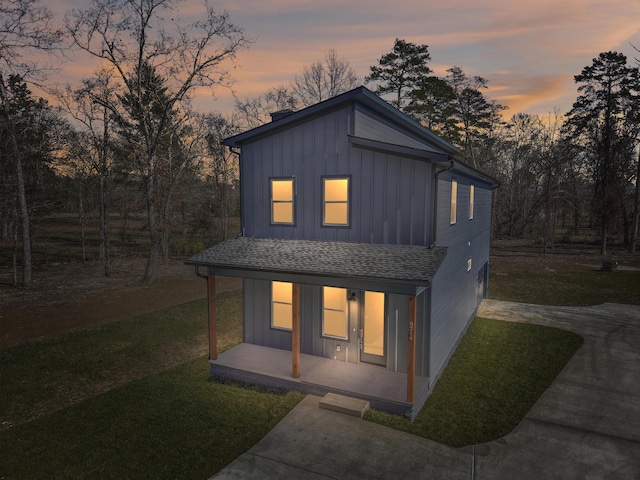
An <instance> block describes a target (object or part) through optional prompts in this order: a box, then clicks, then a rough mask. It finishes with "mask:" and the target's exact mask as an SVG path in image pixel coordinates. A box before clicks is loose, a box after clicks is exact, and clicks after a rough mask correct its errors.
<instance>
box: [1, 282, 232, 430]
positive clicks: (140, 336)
mask: <svg viewBox="0 0 640 480" xmlns="http://www.w3.org/2000/svg"><path fill="white" fill-rule="evenodd" d="M241 298H242V295H241V293H240V292H238V291H237V292H227V293H222V294H220V295H218V302H217V309H218V316H219V322H218V328H219V330H220V332H221V333H220V336H219V344H218V347H219V348H220V349H225V348H228V347H229V346H231V345H233V344H235V343H238V342H239V341H240V340H241V338H242V329H241V322H242V320H241V319H242V307H241ZM207 332H208V330H207V303H206V300H204V299H202V300H196V301H193V302H188V303H184V304H181V305H177V306H174V307H171V308H167V309H165V310H160V311H157V312H153V313H149V314H146V315H140V316H137V317H133V318H131V319H127V320H124V321H121V322H116V323H111V324H108V325H104V326H102V327H99V328H96V329H94V330H88V331H82V332H75V333H71V334H67V335H64V336H61V337H58V338H56V339H53V340H50V341H45V342H38V343H31V344H25V345H23V346H19V347H16V348H12V349H7V350H0V384H1V385H2V388H1V389H0V429H2V427H7V426H10V425H13V424H16V423H21V422H23V421H25V420H31V419H33V418H37V417H38V416H41V415H42V414H45V413H49V412H51V411H55V410H56V409H58V408H62V407H65V406H68V405H71V404H73V403H75V402H77V401H78V400H79V399H82V398H86V397H89V396H93V395H97V394H99V393H102V392H103V391H105V390H108V389H109V388H113V387H114V386H117V385H120V384H123V383H126V382H128V381H131V380H133V379H135V378H141V377H144V376H146V375H150V374H152V373H156V372H157V371H158V370H162V369H166V368H168V367H169V366H173V365H176V364H179V363H182V362H184V361H187V360H191V359H193V358H196V357H198V356H200V355H203V354H205V352H206V351H207V342H208V340H207V339H208V336H207V335H208V333H207Z"/></svg>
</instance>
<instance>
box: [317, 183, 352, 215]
mask: <svg viewBox="0 0 640 480" xmlns="http://www.w3.org/2000/svg"><path fill="white" fill-rule="evenodd" d="M349 195H350V192H349V177H324V178H323V179H322V224H323V225H325V226H348V225H349Z"/></svg>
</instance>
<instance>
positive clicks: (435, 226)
mask: <svg viewBox="0 0 640 480" xmlns="http://www.w3.org/2000/svg"><path fill="white" fill-rule="evenodd" d="M449 161H450V162H451V163H450V164H449V166H448V167H446V168H443V169H442V170H438V171H437V172H436V175H435V177H436V178H435V184H434V186H433V202H432V203H433V226H432V232H433V235H432V240H433V241H432V242H431V245H429V248H433V247H435V246H436V241H437V238H438V236H437V233H438V180H439V177H440V174H442V173H445V172H448V171H450V170H451V169H453V167H454V166H455V161H454V160H453V159H452V158H451V156H449ZM437 168H438V167H436V169H437Z"/></svg>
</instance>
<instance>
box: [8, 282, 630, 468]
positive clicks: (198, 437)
mask: <svg viewBox="0 0 640 480" xmlns="http://www.w3.org/2000/svg"><path fill="white" fill-rule="evenodd" d="M621 273H623V272H617V273H615V274H614V275H610V276H608V277H603V278H606V279H609V280H614V279H616V278H622V277H623V275H620V274H621ZM548 281H549V280H548V279H547V278H545V277H544V276H539V277H535V276H532V275H529V277H528V282H529V285H531V286H532V288H531V289H534V290H535V289H537V288H541V287H540V285H542V284H545V283H547V282H548ZM566 281H569V279H567V280H566ZM573 281H577V282H582V277H579V278H577V279H574V280H573ZM629 281H631V282H633V281H634V280H633V278H632V279H631V280H629ZM507 283H508V282H507ZM581 285H583V283H581ZM590 285H591V287H590V288H591V289H592V290H594V289H595V290H599V289H602V288H603V287H602V286H601V285H599V284H598V283H597V282H596V283H591V284H590ZM499 287H500V282H498V281H493V282H492V286H491V288H492V292H493V291H494V290H493V289H496V288H499ZM574 287H575V285H574ZM558 288H560V287H558ZM567 288H568V290H570V291H573V290H572V289H571V287H570V286H569V287H567ZM580 288H582V287H580ZM585 288H586V287H585ZM615 288H618V287H615ZM531 289H529V290H531ZM525 290H527V289H519V290H517V289H516V290H512V291H511V292H510V293H509V292H507V293H504V294H503V295H504V296H505V297H504V298H505V299H508V300H514V301H532V300H530V299H529V298H528V297H526V295H528V294H529V291H528V290H527V291H525ZM583 297H584V298H587V297H588V298H597V292H596V291H591V293H588V294H587V293H585V294H583ZM533 300H535V299H533ZM571 301H575V297H572V298H569V299H567V300H566V301H564V302H557V303H563V304H566V303H567V302H571ZM241 310H242V308H241V295H240V293H239V292H229V293H224V294H221V295H219V296H218V319H219V323H218V327H219V328H218V340H219V343H218V348H219V350H224V349H226V348H229V347H230V346H232V345H234V344H236V343H238V342H239V341H240V340H241ZM206 332H207V320H206V302H205V301H203V300H200V301H195V302H189V303H186V304H184V305H178V306H176V307H172V308H170V309H166V310H161V311H158V312H155V313H152V314H148V315H142V316H139V317H133V318H130V319H128V320H125V321H122V322H118V323H114V324H110V325H105V326H103V327H100V328H97V329H94V330H91V331H86V332H77V333H71V334H68V335H65V336H62V337H59V338H57V339H54V340H51V341H46V342H39V343H34V344H29V345H25V346H22V347H17V348H13V349H8V350H3V351H0V385H2V388H0V452H2V453H1V454H0V478H6V479H9V478H154V479H160V478H189V479H197V478H208V477H210V476H211V475H213V474H214V473H216V472H217V471H218V470H219V469H221V468H222V467H223V466H225V465H226V464H227V463H229V462H230V461H231V460H233V459H234V458H236V457H237V456H238V455H240V454H242V453H243V452H245V451H246V450H247V449H248V448H250V447H251V446H252V445H253V444H254V443H255V442H256V441H258V440H259V439H260V438H262V436H264V435H265V434H266V433H267V432H268V431H269V430H270V429H271V428H272V427H273V426H274V425H275V424H276V423H277V422H278V421H279V420H280V419H281V418H282V417H283V416H284V415H285V414H286V413H287V412H288V411H290V409H291V408H293V407H294V406H295V405H296V404H297V403H298V402H299V401H300V399H301V398H302V397H301V396H300V395H298V394H293V393H289V394H282V393H275V392H268V391H261V390H259V389H251V388H243V387H241V386H237V385H233V384H232V385H229V384H219V383H212V382H208V381H207V379H208V372H209V370H208V364H207V362H206V359H205V358H204V354H205V353H204V352H206V342H207V340H206V338H207V337H206V335H207V333H206ZM581 343H582V339H581V338H580V337H578V336H576V335H574V334H571V333H568V332H564V331H561V330H557V329H552V328H546V327H539V326H533V325H523V324H515V323H514V324H512V323H508V322H498V321H492V320H485V319H476V321H474V322H473V323H472V325H471V326H470V328H469V330H468V333H467V335H466V336H465V338H464V339H463V341H462V342H461V344H460V346H459V348H458V350H457V351H456V353H455V354H454V356H453V357H452V359H451V361H450V363H449V365H448V367H447V368H446V370H445V372H444V373H443V375H442V377H441V378H440V379H439V381H438V384H437V386H436V388H435V390H434V392H433V394H432V395H431V397H430V398H429V400H428V401H427V403H426V405H425V407H424V408H423V410H422V411H421V412H420V414H419V415H418V418H417V419H416V421H415V422H413V423H410V422H408V421H406V420H404V419H402V418H400V417H395V416H390V415H385V414H382V413H379V412H371V413H369V414H368V415H367V418H368V419H370V420H374V421H378V422H380V423H384V424H387V425H390V426H393V427H394V428H399V429H403V430H406V431H409V432H411V433H414V434H417V435H421V436H425V437H427V438H432V439H434V440H437V441H440V442H443V443H446V444H449V445H454V446H460V445H467V444H470V443H476V442H485V441H488V440H491V439H494V438H497V437H499V436H501V435H504V434H505V433H507V432H509V431H510V430H511V429H512V428H513V427H514V426H515V425H516V424H517V423H518V422H519V421H520V419H521V418H522V417H523V416H524V415H525V414H526V412H527V411H528V409H529V408H530V407H531V405H533V403H535V401H536V400H537V398H538V397H539V395H540V394H541V393H542V392H543V391H544V389H545V388H546V387H547V386H548V385H549V383H550V382H551V381H552V380H553V379H554V378H555V376H556V375H557V373H558V372H559V371H560V369H561V368H562V367H563V366H564V364H565V363H566V362H567V361H568V359H570V358H571V356H572V355H573V354H574V352H575V351H576V349H577V348H579V346H580V344H581ZM160 370H164V371H161V372H160V373H158V371H160ZM12 425H13V426H12Z"/></svg>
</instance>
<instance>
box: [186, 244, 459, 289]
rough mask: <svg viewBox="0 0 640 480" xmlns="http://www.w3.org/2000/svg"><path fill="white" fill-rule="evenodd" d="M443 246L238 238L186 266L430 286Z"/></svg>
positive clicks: (441, 255)
mask: <svg viewBox="0 0 640 480" xmlns="http://www.w3.org/2000/svg"><path fill="white" fill-rule="evenodd" d="M446 252H447V249H446V248H445V247H434V248H429V247H425V246H420V245H381V244H372V243H350V242H323V241H311V240H287V239H276V238H249V237H236V238H232V239H230V240H226V241H225V242H222V243H220V244H218V245H216V246H214V247H211V248H209V249H207V250H205V251H203V252H200V253H198V254H197V255H194V256H193V257H191V258H189V259H187V260H186V263H187V264H190V265H199V266H206V267H217V268H225V269H235V270H250V271H263V272H273V273H295V274H300V275H313V276H329V277H343V278H344V277H351V278H360V279H370V280H377V281H381V280H382V281H391V282H408V283H411V284H415V285H428V284H429V283H430V281H431V279H432V278H433V276H434V274H435V273H436V271H437V270H438V267H439V266H440V263H441V262H442V260H443V259H444V257H445V255H446Z"/></svg>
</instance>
